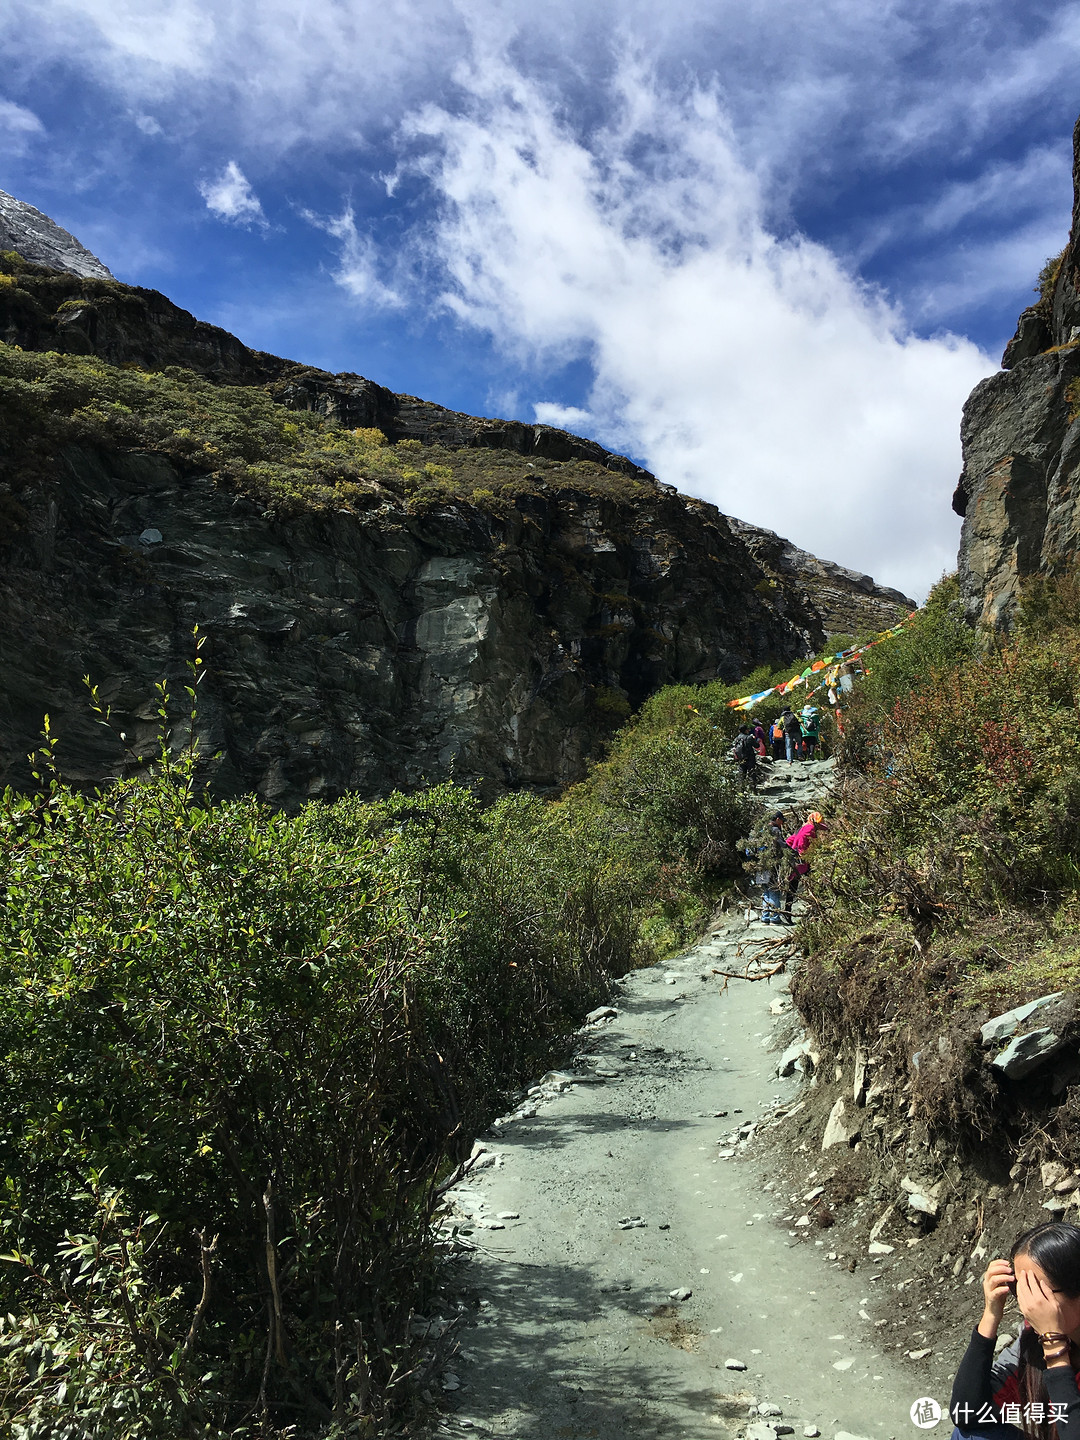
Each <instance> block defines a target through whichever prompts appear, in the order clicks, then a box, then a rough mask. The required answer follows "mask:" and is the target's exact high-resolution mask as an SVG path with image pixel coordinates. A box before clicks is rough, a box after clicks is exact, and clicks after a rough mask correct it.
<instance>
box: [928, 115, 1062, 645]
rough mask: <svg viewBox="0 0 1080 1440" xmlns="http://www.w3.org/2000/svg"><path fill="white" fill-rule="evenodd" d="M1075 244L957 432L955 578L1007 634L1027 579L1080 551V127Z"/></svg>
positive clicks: (1050, 272)
mask: <svg viewBox="0 0 1080 1440" xmlns="http://www.w3.org/2000/svg"><path fill="white" fill-rule="evenodd" d="M1073 144H1074V168H1073V180H1074V204H1073V217H1072V230H1071V234H1070V237H1069V243H1068V245H1067V246H1066V248H1065V251H1064V253H1063V254H1062V256H1061V257H1060V260H1059V261H1058V262H1056V263H1052V264H1050V265H1048V268H1047V271H1046V272H1044V273H1045V276H1046V286H1045V289H1044V294H1043V296H1042V298H1041V299H1040V301H1039V303H1038V305H1035V306H1032V307H1031V308H1030V309H1028V310H1026V311H1025V312H1024V314H1023V315H1022V316H1021V317H1020V323H1019V325H1018V327H1017V332H1016V334H1015V336H1014V337H1013V339H1012V340H1011V341H1010V342H1009V344H1008V346H1007V347H1006V350H1005V354H1004V357H1003V359H1002V364H1003V366H1004V367H1005V369H1004V370H1003V371H1002V373H1000V374H998V375H992V376H990V377H989V378H988V379H986V380H983V381H982V382H981V383H980V384H979V385H977V386H976V387H975V389H974V391H973V392H972V394H971V397H970V398H969V400H968V402H967V404H966V405H965V407H964V416H963V421H962V423H961V440H962V444H963V455H964V468H963V473H962V474H961V476H960V481H959V484H958V485H957V488H956V493H955V495H954V497H953V508H954V509H955V510H956V511H957V512H958V513H959V514H960V515H962V516H963V517H964V525H963V530H962V532H961V540H960V555H959V573H960V584H961V590H962V593H963V596H964V602H965V606H966V609H967V613H968V616H969V618H970V619H971V620H972V621H973V622H981V623H984V624H989V625H994V626H1003V627H1007V626H1008V625H1009V624H1010V622H1011V620H1012V618H1013V616H1014V615H1015V612H1016V605H1017V596H1018V593H1019V589H1020V586H1021V584H1022V582H1023V580H1024V579H1025V578H1026V577H1028V576H1031V575H1035V574H1054V573H1055V572H1059V571H1061V570H1063V569H1066V568H1068V567H1069V566H1071V565H1072V564H1074V563H1075V560H1076V557H1077V554H1078V552H1080V426H1077V425H1075V423H1074V422H1075V420H1076V418H1077V414H1078V412H1080V122H1078V123H1077V128H1076V130H1075V131H1074V135H1073Z"/></svg>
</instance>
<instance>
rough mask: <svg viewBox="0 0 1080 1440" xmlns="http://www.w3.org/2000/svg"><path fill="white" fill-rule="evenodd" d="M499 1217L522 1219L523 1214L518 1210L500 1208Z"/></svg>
mask: <svg viewBox="0 0 1080 1440" xmlns="http://www.w3.org/2000/svg"><path fill="white" fill-rule="evenodd" d="M499 1219H500V1220H520V1219H521V1216H520V1215H519V1214H518V1212H517V1211H516V1210H500V1211H499Z"/></svg>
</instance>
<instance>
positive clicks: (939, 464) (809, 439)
mask: <svg viewBox="0 0 1080 1440" xmlns="http://www.w3.org/2000/svg"><path fill="white" fill-rule="evenodd" d="M0 47H2V56H3V65H2V66H0V187H3V188H4V189H6V190H8V191H10V192H11V193H12V194H14V195H17V196H19V197H20V198H21V199H24V200H27V201H29V202H30V203H32V204H34V205H37V206H39V207H40V208H41V209H42V210H45V211H46V212H47V213H49V214H50V215H52V216H53V217H54V218H56V219H57V220H58V221H59V222H60V223H62V224H64V225H66V226H67V227H68V228H69V229H71V230H72V231H73V232H74V233H75V234H76V235H77V236H78V237H79V238H80V239H81V240H82V241H83V242H84V243H85V244H87V245H88V246H89V247H90V248H91V249H92V250H94V251H95V252H96V253H97V254H98V255H100V256H101V258H102V259H103V260H104V261H105V262H106V263H107V264H108V265H109V266H110V267H111V268H112V270H113V271H114V273H115V274H116V275H117V276H118V277H119V278H121V279H124V280H126V281H130V282H132V283H137V284H141V285H146V286H152V287H156V288H158V289H161V290H163V291H164V292H165V293H166V294H168V295H169V296H171V297H172V298H173V299H174V300H176V301H177V302H178V303H180V304H182V305H184V306H186V307H187V308H188V309H190V310H192V311H193V312H195V313H196V314H197V315H199V316H200V317H201V318H203V319H207V320H211V321H214V322H216V323H218V324H221V325H225V326H227V327H228V328H229V329H231V330H233V331H235V332H236V333H237V334H238V335H240V336H241V337H242V338H243V339H244V340H245V341H247V342H248V343H249V344H251V345H254V346H258V347H260V348H264V349H269V350H272V351H275V352H277V353H279V354H284V355H288V356H291V357H294V358H296V359H299V360H303V361H307V362H309V363H312V364H317V365H323V366H326V367H328V368H330V369H333V370H354V371H358V372H360V373H361V374H365V375H368V376H370V377H371V378H373V379H375V380H378V381H380V382H381V383H383V384H386V385H389V386H391V387H392V388H394V389H396V390H402V391H408V392H411V393H413V394H420V395H423V396H425V397H427V398H430V399H434V400H437V401H440V402H441V403H443V404H446V405H449V406H452V407H454V408H459V409H463V410H468V411H472V412H474V413H481V414H502V415H511V416H515V417H518V418H521V419H525V420H533V419H537V418H538V419H542V420H545V421H547V422H549V423H562V424H565V425H566V427H567V428H569V429H574V430H578V431H580V432H582V433H586V434H590V435H593V436H595V437H596V438H597V439H600V440H601V441H603V442H604V443H606V444H609V445H611V446H613V447H615V448H618V449H623V450H626V451H627V452H629V453H632V454H633V455H634V456H635V457H636V458H638V459H640V460H642V461H643V462H644V463H646V464H648V465H649V466H650V468H651V469H653V470H654V471H656V473H657V474H659V475H660V476H661V478H663V479H666V480H669V481H671V482H672V483H674V484H677V485H678V486H679V487H680V488H681V489H683V490H685V491H687V492H688V493H692V494H696V495H702V496H705V497H706V498H708V499H710V500H713V501H715V502H716V503H717V504H719V505H720V506H721V508H723V509H725V510H727V511H728V512H730V513H732V514H736V515H739V516H741V517H742V518H744V519H747V520H751V521H753V522H755V523H758V524H764V525H767V526H769V527H771V528H773V529H776V530H779V531H780V532H781V533H783V534H786V535H788V536H790V537H791V538H792V539H794V540H795V541H796V542H797V543H799V544H802V545H804V546H806V548H808V549H811V550H814V551H816V552H817V553H818V554H821V555H825V556H827V557H829V558H832V559H836V560H840V561H842V562H843V563H845V564H848V565H851V566H854V567H855V568H858V569H861V570H868V571H870V572H871V573H873V574H875V576H877V577H878V578H879V579H882V580H884V581H886V582H888V583H891V584H895V585H899V586H901V587H903V588H905V589H907V590H908V591H909V592H913V593H917V594H920V595H921V594H922V593H924V592H925V589H926V587H927V585H928V584H929V583H931V582H932V581H933V579H934V578H936V576H937V575H939V574H940V573H941V572H942V570H943V569H946V568H951V567H952V564H953V563H954V557H955V550H956V542H957V533H958V524H957V521H956V517H955V516H953V515H952V514H951V511H950V509H949V497H950V495H951V492H952V488H953V484H954V482H955V478H956V473H957V471H958V468H959V447H958V439H957V430H958V424H959V414H960V407H961V405H962V403H963V400H964V397H965V396H966V395H967V393H968V392H969V390H970V389H971V387H972V385H973V384H975V383H976V382H977V381H978V379H980V378H981V377H982V376H984V375H987V374H990V373H992V372H993V370H994V369H996V367H997V362H998V359H999V357H1000V352H1001V348H1002V346H1003V345H1004V343H1005V341H1006V340H1007V338H1008V336H1009V335H1010V334H1011V333H1012V330H1013V327H1014V324H1015V319H1016V315H1017V313H1018V311H1019V310H1020V309H1022V308H1023V307H1024V305H1026V304H1027V303H1029V301H1030V299H1031V287H1032V284H1033V282H1034V278H1035V276H1036V274H1037V272H1038V270H1039V267H1040V266H1041V264H1042V262H1043V261H1044V260H1045V258H1046V257H1047V255H1049V254H1051V253H1054V252H1056V251H1057V250H1058V249H1060V248H1061V246H1062V244H1063V243H1064V241H1065V238H1066V232H1067V223H1068V215H1069V209H1070V199H1071V181H1070V170H1071V144H1070V142H1071V131H1072V125H1073V122H1074V120H1075V118H1076V114H1077V111H1078V110H1080V83H1078V80H1077V77H1078V76H1080V0H1077V3H1064V4H1056V5H1048V4H1040V3H1026V4H1025V5H1024V6H1022V7H1021V6H1017V5H1016V4H1015V0H1011V3H1005V0H934V3H922V0H904V3H899V0H875V3H870V0H709V3H697V0H687V3H681V4H666V5H664V6H660V5H657V4H656V3H655V0H650V3H648V4H646V3H641V0H619V3H618V4H615V3H613V0H611V3H609V0H604V3H596V0H577V3H575V4H566V3H563V0H549V3H548V4H546V5H545V6H543V7H538V6H536V5H535V3H529V4H526V3H522V0H470V3H468V4H452V3H429V0H383V3H380V4H375V3H373V0H335V3H330V0H324V3H315V0H311V3H305V0H287V3H286V0H264V3H260V5H258V6H257V7H254V6H250V5H245V4H240V3H226V0H157V3H153V0H138V3H137V0H7V4H6V5H5V7H4V9H3V14H2V15H0Z"/></svg>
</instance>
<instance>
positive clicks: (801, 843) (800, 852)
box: [784, 810, 828, 925]
mask: <svg viewBox="0 0 1080 1440" xmlns="http://www.w3.org/2000/svg"><path fill="white" fill-rule="evenodd" d="M827 828H828V827H827V826H826V824H825V821H824V820H823V819H822V817H821V815H820V813H819V812H818V811H817V810H811V811H810V814H809V815H808V816H807V817H806V824H805V825H800V826H799V828H798V830H796V831H795V833H794V834H793V835H789V836H788V837H787V839H786V840H785V841H784V844H785V845H787V846H789V847H790V848H791V850H792V852H793V854H792V856H791V859H792V861H793V862H794V863H793V864H792V866H791V869H790V871H789V872H788V882H787V888H786V889H785V891H784V919H785V920H786V921H787V923H788V924H789V925H793V924H794V923H795V922H794V921H793V920H792V918H791V907H792V905H793V904H794V903H795V892H796V890H798V888H799V885H800V882H801V881H802V878H803V876H804V875H808V874H809V873H810V862H809V860H807V858H806V856H807V852H808V851H809V849H810V847H811V845H813V843H814V841H815V840H816V839H817V837H818V833H819V831H821V830H825V829H827Z"/></svg>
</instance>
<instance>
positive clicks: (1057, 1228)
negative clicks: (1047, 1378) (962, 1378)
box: [1009, 1220, 1080, 1440]
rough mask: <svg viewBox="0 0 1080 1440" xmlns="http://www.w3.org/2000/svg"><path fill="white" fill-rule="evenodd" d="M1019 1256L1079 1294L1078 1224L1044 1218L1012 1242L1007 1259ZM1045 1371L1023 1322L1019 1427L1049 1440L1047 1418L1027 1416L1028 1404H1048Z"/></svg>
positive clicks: (1039, 1348)
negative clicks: (1039, 1419) (1038, 1419)
mask: <svg viewBox="0 0 1080 1440" xmlns="http://www.w3.org/2000/svg"><path fill="white" fill-rule="evenodd" d="M1018 1255H1025V1256H1026V1257H1027V1258H1028V1259H1029V1260H1032V1261H1034V1263H1035V1264H1036V1265H1038V1267H1039V1269H1040V1270H1043V1271H1045V1273H1046V1278H1047V1279H1048V1280H1049V1281H1050V1284H1051V1285H1052V1286H1053V1288H1054V1289H1055V1290H1062V1291H1064V1293H1065V1294H1066V1295H1068V1296H1070V1298H1072V1299H1075V1298H1076V1297H1077V1296H1080V1227H1078V1226H1076V1225H1070V1224H1068V1222H1067V1221H1065V1220H1045V1221H1044V1222H1043V1223H1042V1224H1041V1225H1034V1226H1032V1228H1031V1229H1030V1230H1025V1231H1024V1233H1023V1235H1021V1236H1020V1237H1019V1238H1018V1239H1017V1240H1016V1241H1015V1242H1014V1244H1013V1247H1012V1249H1011V1250H1010V1251H1009V1259H1010V1260H1011V1261H1012V1260H1015V1259H1016V1257H1017V1256H1018ZM1045 1370H1046V1361H1045V1360H1044V1359H1043V1353H1042V1345H1041V1344H1040V1343H1039V1339H1038V1336H1037V1335H1036V1334H1035V1331H1034V1330H1033V1329H1032V1327H1031V1326H1030V1325H1024V1327H1023V1328H1022V1329H1021V1331H1020V1353H1019V1357H1018V1364H1017V1370H1016V1380H1017V1384H1018V1385H1019V1388H1020V1404H1021V1405H1022V1406H1023V1407H1024V1408H1023V1409H1022V1410H1021V1412H1020V1413H1021V1415H1022V1416H1024V1417H1025V1418H1024V1420H1023V1424H1022V1428H1023V1430H1024V1432H1025V1434H1028V1435H1031V1436H1033V1437H1035V1440H1050V1437H1051V1436H1053V1435H1054V1434H1055V1432H1056V1427H1055V1426H1054V1425H1052V1424H1051V1423H1050V1422H1049V1421H1047V1422H1046V1423H1045V1424H1042V1425H1039V1424H1036V1423H1034V1422H1033V1421H1030V1420H1028V1419H1027V1418H1026V1417H1027V1415H1028V1414H1030V1410H1029V1409H1028V1407H1029V1406H1030V1405H1032V1404H1038V1403H1039V1402H1040V1401H1041V1402H1042V1403H1043V1404H1044V1405H1048V1404H1049V1398H1050V1397H1049V1395H1048V1394H1047V1390H1046V1384H1045V1382H1044V1380H1043V1374H1044V1372H1045ZM1044 1413H1046V1412H1044Z"/></svg>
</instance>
